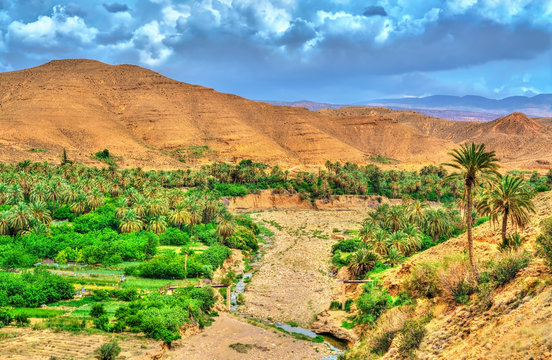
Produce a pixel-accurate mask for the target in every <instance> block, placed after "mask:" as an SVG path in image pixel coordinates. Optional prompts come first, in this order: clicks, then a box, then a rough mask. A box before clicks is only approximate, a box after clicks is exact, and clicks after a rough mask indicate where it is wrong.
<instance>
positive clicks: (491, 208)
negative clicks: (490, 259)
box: [477, 175, 535, 242]
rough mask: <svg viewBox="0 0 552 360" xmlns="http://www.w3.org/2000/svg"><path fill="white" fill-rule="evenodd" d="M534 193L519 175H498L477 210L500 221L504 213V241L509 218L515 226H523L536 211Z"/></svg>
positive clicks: (494, 220) (492, 219)
mask: <svg viewBox="0 0 552 360" xmlns="http://www.w3.org/2000/svg"><path fill="white" fill-rule="evenodd" d="M531 197H532V194H531V191H530V190H529V189H527V188H526V187H525V184H524V181H523V179H522V178H520V177H517V176H510V175H504V176H500V175H499V176H497V177H496V178H495V179H494V180H493V181H492V182H491V183H490V186H489V187H488V188H487V190H486V191H485V192H484V193H483V195H482V197H481V199H480V201H479V203H478V205H477V210H478V211H480V212H481V213H482V214H485V215H488V216H489V218H490V219H491V221H493V222H496V221H498V217H499V216H500V215H501V214H502V241H503V242H504V241H505V239H506V230H507V228H508V220H510V222H511V223H512V224H513V225H514V227H520V228H523V227H524V226H525V225H527V223H528V222H529V214H530V213H535V204H533V201H532V200H531Z"/></svg>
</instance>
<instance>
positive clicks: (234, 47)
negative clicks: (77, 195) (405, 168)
mask: <svg viewBox="0 0 552 360" xmlns="http://www.w3.org/2000/svg"><path fill="white" fill-rule="evenodd" d="M130 9H132V11H130ZM551 17H552V4H551V3H550V2H549V1H548V2H546V1H545V2H532V3H530V4H528V5H526V6H519V5H517V3H516V2H515V1H514V2H473V1H452V0H450V1H444V0H427V1H401V0H385V1H377V0H374V1H371V2H368V4H367V3H366V2H360V1H355V2H353V1H348V2H344V1H335V0H301V1H300V0H285V1H284V0H256V1H251V0H233V1H231V2H228V1H222V0H210V1H207V0H186V1H180V0H178V1H177V0H119V1H116V2H105V3H104V2H98V1H92V0H89V1H84V0H83V1H75V0H73V1H67V0H28V1H24V2H23V1H16V0H0V71H2V70H12V69H20V68H24V67H28V66H34V65H38V64H40V63H43V62H47V61H49V60H50V59H51V58H61V57H89V58H96V59H98V60H102V61H105V62H108V63H118V62H124V63H136V64H138V65H142V66H146V67H150V68H154V69H155V70H157V71H159V72H161V73H163V74H166V75H168V76H171V77H174V78H177V79H179V80H183V81H190V82H195V83H200V84H204V85H207V86H211V87H215V88H217V89H220V90H224V91H228V92H234V93H239V94H241V95H245V96H249V97H255V98H265V99H267V98H274V97H281V98H282V97H286V98H288V99H290V97H295V95H294V94H297V96H296V97H301V98H305V97H310V95H309V94H312V96H316V97H319V98H318V99H319V100H323V101H339V102H343V101H345V100H346V99H353V98H355V97H356V96H361V95H360V94H364V95H362V96H372V94H373V96H374V97H385V96H389V95H391V94H402V93H404V94H409V95H419V94H421V93H423V94H427V93H434V92H443V91H451V92H455V91H470V89H473V91H475V92H477V93H480V94H482V95H487V96H489V95H492V94H493V93H497V94H499V93H500V94H504V95H510V94H514V93H519V92H527V91H536V92H539V91H550V92H552V85H551V84H552V74H551V71H550V66H549V65H550V61H551V60H550V59H551V55H550V54H551V53H552V48H551V47H552V44H551V43H552V39H551V37H552V35H551V34H552V24H551V23H550V18H551ZM496 69H501V71H500V72H499V71H498V70H496ZM509 69H516V71H515V72H514V71H509ZM470 70H472V71H470ZM321 94H326V97H323V96H322V95H321Z"/></svg>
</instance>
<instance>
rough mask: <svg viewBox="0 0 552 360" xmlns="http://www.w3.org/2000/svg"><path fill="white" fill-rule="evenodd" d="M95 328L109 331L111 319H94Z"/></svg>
mask: <svg viewBox="0 0 552 360" xmlns="http://www.w3.org/2000/svg"><path fill="white" fill-rule="evenodd" d="M94 326H95V327H96V328H98V329H100V330H103V331H109V317H108V316H107V315H101V316H99V317H97V318H94Z"/></svg>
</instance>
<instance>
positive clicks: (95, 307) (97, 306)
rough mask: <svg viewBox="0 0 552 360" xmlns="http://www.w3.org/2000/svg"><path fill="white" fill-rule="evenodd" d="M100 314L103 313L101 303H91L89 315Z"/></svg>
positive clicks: (99, 315)
mask: <svg viewBox="0 0 552 360" xmlns="http://www.w3.org/2000/svg"><path fill="white" fill-rule="evenodd" d="M102 315H105V308H104V306H103V304H92V308H91V309H90V316H91V317H93V318H99V317H101V316H102Z"/></svg>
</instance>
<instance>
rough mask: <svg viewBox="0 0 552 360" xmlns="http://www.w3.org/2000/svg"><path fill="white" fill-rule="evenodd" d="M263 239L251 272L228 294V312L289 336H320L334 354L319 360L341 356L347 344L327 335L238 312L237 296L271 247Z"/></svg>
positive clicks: (241, 292) (251, 264)
mask: <svg viewBox="0 0 552 360" xmlns="http://www.w3.org/2000/svg"><path fill="white" fill-rule="evenodd" d="M263 239H264V240H265V242H266V243H265V244H263V246H262V247H261V248H259V250H257V252H256V253H255V256H254V257H253V259H252V262H251V263H250V264H249V266H250V267H251V270H249V271H248V272H246V273H244V274H243V276H242V278H241V279H240V281H239V282H238V283H237V284H236V287H235V288H234V290H233V291H232V293H231V294H230V304H231V306H230V311H232V312H233V313H235V314H237V315H238V316H240V317H242V318H246V319H251V320H255V321H257V322H260V323H262V324H265V325H269V326H275V327H277V328H279V329H281V330H284V331H286V332H288V333H290V334H300V335H304V336H307V337H309V338H312V339H314V338H316V337H317V336H318V335H321V336H322V337H323V338H324V344H325V345H326V346H328V348H330V350H332V351H333V352H334V353H333V354H331V355H329V356H326V357H324V358H322V359H321V360H336V359H337V358H338V357H339V355H341V354H342V353H343V352H344V351H345V350H346V349H347V344H346V343H345V342H344V341H342V340H340V339H337V338H335V337H333V336H331V335H327V334H317V333H315V332H313V331H311V330H309V329H304V328H302V327H298V326H291V325H289V324H283V323H280V322H278V321H272V320H265V319H258V318H255V317H253V316H250V315H245V314H242V313H240V312H239V310H238V306H239V304H238V296H239V295H240V294H243V293H244V292H245V287H246V285H247V282H248V280H247V279H251V277H252V276H253V273H254V272H255V271H256V270H257V269H259V268H260V267H261V266H262V262H261V259H262V257H263V254H264V250H265V249H267V248H268V247H270V246H271V242H272V239H270V238H269V237H268V236H263Z"/></svg>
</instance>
